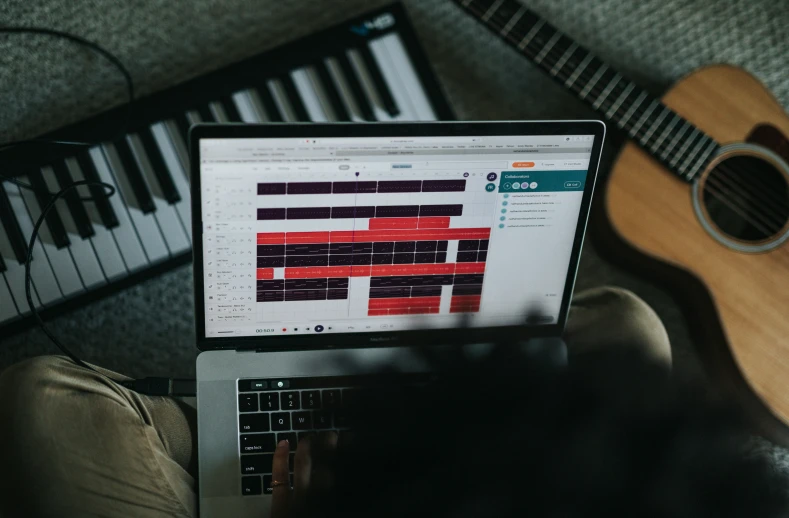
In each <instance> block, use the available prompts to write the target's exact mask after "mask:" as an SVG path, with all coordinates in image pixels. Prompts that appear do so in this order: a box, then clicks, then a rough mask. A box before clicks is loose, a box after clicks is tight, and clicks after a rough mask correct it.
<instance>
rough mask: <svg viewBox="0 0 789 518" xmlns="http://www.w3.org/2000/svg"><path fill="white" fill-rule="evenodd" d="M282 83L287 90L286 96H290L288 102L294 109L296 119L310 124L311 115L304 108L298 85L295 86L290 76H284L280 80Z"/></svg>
mask: <svg viewBox="0 0 789 518" xmlns="http://www.w3.org/2000/svg"><path fill="white" fill-rule="evenodd" d="M280 82H281V83H282V87H283V88H284V90H285V94H286V95H287V96H288V102H289V103H290V106H291V107H292V108H293V111H294V112H295V114H296V118H297V119H298V120H299V122H309V121H310V115H309V114H308V113H307V108H305V107H304V103H303V102H302V100H301V97H300V96H299V91H298V90H296V85H295V84H293V79H291V78H290V76H289V75H284V76H282V77H281V78H280Z"/></svg>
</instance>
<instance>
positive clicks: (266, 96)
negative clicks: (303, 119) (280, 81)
mask: <svg viewBox="0 0 789 518" xmlns="http://www.w3.org/2000/svg"><path fill="white" fill-rule="evenodd" d="M253 93H254V95H252V94H253ZM250 99H251V100H252V101H253V102H254V101H255V100H258V101H260V103H261V105H262V107H263V110H264V111H265V113H266V118H267V119H268V120H269V121H271V122H283V121H284V120H285V118H284V116H283V115H282V112H281V111H280V110H279V108H278V107H277V103H276V102H275V101H274V97H273V96H272V95H271V89H270V88H269V85H268V83H266V84H262V85H260V88H255V89H252V90H251V91H250Z"/></svg>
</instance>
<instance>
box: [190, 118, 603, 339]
mask: <svg viewBox="0 0 789 518" xmlns="http://www.w3.org/2000/svg"><path fill="white" fill-rule="evenodd" d="M542 135H593V136H594V139H593V141H592V154H591V157H590V159H589V168H588V169H587V173H586V183H585V184H584V185H585V187H584V193H583V198H582V201H581V210H580V211H579V215H578V222H577V226H576V232H575V236H574V241H573V248H572V253H571V255H570V264H569V266H568V268H567V278H566V280H565V287H564V292H563V294H562V303H561V309H560V311H559V318H558V321H557V323H555V324H540V325H532V324H526V323H525V322H524V324H521V325H512V326H496V327H476V328H470V327H458V328H450V329H447V328H441V329H422V330H406V331H385V332H370V333H329V334H318V333H315V334H299V335H292V336H245V337H219V338H207V337H206V336H205V300H204V286H203V281H204V279H203V240H202V217H201V190H200V185H201V184H200V145H199V142H200V140H201V139H242V138H246V139H249V138H261V139H264V138H305V139H306V138H330V137H342V138H349V137H350V138H353V137H453V136H456V137H470V136H483V137H487V136H542ZM604 137H605V124H604V123H603V122H602V121H597V120H588V121H530V122H524V121H511V122H510V121H501V122H417V123H414V122H407V123H334V124H315V123H297V124H293V123H274V124H198V125H195V126H193V127H192V128H191V130H190V132H189V147H190V158H191V160H190V163H191V195H192V236H193V239H192V245H193V266H194V268H193V271H194V303H195V330H196V337H197V347H198V349H199V350H201V351H213V350H222V349H254V350H262V351H282V350H310V349H334V348H349V347H372V346H394V345H419V344H444V343H479V342H491V341H502V340H509V341H515V340H519V339H524V338H530V337H535V336H559V335H560V334H561V333H562V331H563V329H564V325H565V322H566V320H567V313H568V311H569V305H570V299H571V295H572V291H573V288H574V285H575V276H576V272H577V269H578V262H579V259H580V255H581V247H582V246H583V239H584V234H585V231H586V224H587V221H588V218H589V209H590V206H591V199H592V192H593V191H594V185H595V180H596V178H597V170H598V166H599V163H600V153H601V150H602V144H603V139H604Z"/></svg>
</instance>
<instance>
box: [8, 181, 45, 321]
mask: <svg viewBox="0 0 789 518" xmlns="http://www.w3.org/2000/svg"><path fill="white" fill-rule="evenodd" d="M7 185H9V186H10V185H11V184H7ZM2 187H3V186H2V183H0V191H2V192H3V193H5V190H3V189H2ZM9 206H10V202H9ZM14 221H16V220H14ZM0 256H3V257H5V258H6V259H7V260H6V271H5V273H4V274H3V275H5V279H6V282H7V283H8V288H9V290H10V292H11V296H12V297H13V298H14V301H15V302H16V306H17V309H18V310H19V311H20V312H21V313H22V314H25V313H28V312H29V311H30V306H29V305H28V303H27V299H26V298H25V265H24V260H23V262H22V263H20V262H19V261H17V260H16V257H15V253H14V250H13V247H12V246H11V242H10V241H9V240H8V236H7V235H6V233H5V232H4V229H3V227H2V226H0ZM38 260H40V259H38ZM33 262H36V259H35V258H34V260H33ZM31 267H32V263H31ZM0 281H2V278H0ZM31 288H32V295H33V300H34V302H35V303H37V304H38V305H41V302H38V295H37V294H36V290H35V285H31Z"/></svg>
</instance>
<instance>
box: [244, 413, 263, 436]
mask: <svg viewBox="0 0 789 518" xmlns="http://www.w3.org/2000/svg"><path fill="white" fill-rule="evenodd" d="M238 429H239V432H240V433H257V432H268V431H269V419H268V414H245V415H240V416H238Z"/></svg>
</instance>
